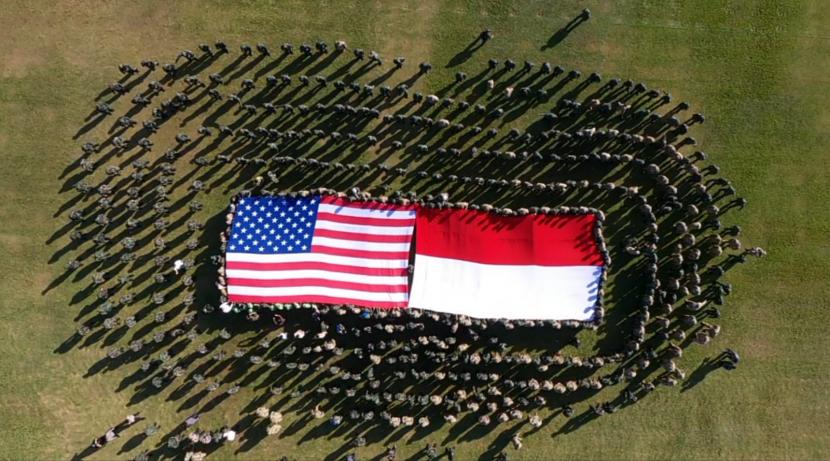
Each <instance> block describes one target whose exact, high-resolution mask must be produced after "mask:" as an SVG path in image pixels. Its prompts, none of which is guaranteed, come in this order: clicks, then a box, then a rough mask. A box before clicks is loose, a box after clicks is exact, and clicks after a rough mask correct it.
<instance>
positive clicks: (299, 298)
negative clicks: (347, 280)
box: [228, 295, 407, 309]
mask: <svg viewBox="0 0 830 461" xmlns="http://www.w3.org/2000/svg"><path fill="white" fill-rule="evenodd" d="M228 301H230V302H232V303H320V304H353V305H356V306H362V307H375V308H381V309H392V308H405V307H406V305H407V301H397V302H388V301H367V300H364V299H351V298H338V297H335V296H321V295H292V296H252V295H229V296H228Z"/></svg>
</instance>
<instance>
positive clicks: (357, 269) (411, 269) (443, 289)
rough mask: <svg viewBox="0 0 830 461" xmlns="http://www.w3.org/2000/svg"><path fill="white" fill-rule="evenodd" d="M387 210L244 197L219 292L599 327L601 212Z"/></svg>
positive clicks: (239, 298) (238, 297)
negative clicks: (590, 323) (556, 321)
mask: <svg viewBox="0 0 830 461" xmlns="http://www.w3.org/2000/svg"><path fill="white" fill-rule="evenodd" d="M455 205H456V206H452V207H429V206H424V205H421V204H417V203H409V202H408V201H407V200H401V201H396V202H394V203H389V202H386V203H383V202H380V201H377V200H353V199H350V198H347V197H346V195H345V194H339V195H338V194H329V193H322V194H321V193H310V192H307V191H306V192H303V193H297V194H287V195H279V196H272V195H260V196H250V195H249V196H244V197H237V198H236V200H235V201H234V203H232V204H231V209H230V213H229V214H228V224H229V232H228V233H227V236H225V237H224V238H223V240H224V241H223V244H224V245H225V246H226V253H225V256H226V262H225V267H224V272H223V273H221V274H220V283H219V287H220V289H221V290H223V295H225V296H226V298H227V301H226V303H227V304H226V306H229V305H231V304H249V305H250V304H257V305H263V304H266V305H267V304H290V303H301V304H334V305H350V306H358V307H368V308H421V309H426V310H430V311H435V312H440V313H446V314H458V315H466V316H470V317H475V318H493V319H537V320H574V321H579V322H598V321H599V320H600V319H601V316H602V310H601V307H600V306H601V298H602V284H603V282H604V281H605V278H606V270H607V265H608V262H609V261H610V258H609V255H608V251H607V249H606V248H605V243H604V240H603V238H602V234H601V224H602V221H603V220H604V216H603V214H602V212H600V211H598V210H594V209H591V208H587V207H578V208H567V207H566V208H564V209H548V208H544V209H541V210H540V209H534V210H528V209H519V210H517V211H516V212H511V213H509V214H511V215H508V213H505V212H504V210H501V209H500V210H498V212H495V211H493V210H490V209H488V207H486V206H485V207H483V209H482V207H479V206H476V205H467V204H465V203H462V204H455Z"/></svg>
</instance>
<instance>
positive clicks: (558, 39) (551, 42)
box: [541, 12, 588, 51]
mask: <svg viewBox="0 0 830 461" xmlns="http://www.w3.org/2000/svg"><path fill="white" fill-rule="evenodd" d="M587 20H588V15H587V14H585V13H584V12H583V13H580V14H579V16H577V17H575V18H573V19H571V20H570V21H569V22H568V23H567V24H565V26H564V27H562V28H561V29H559V30H557V31H556V32H555V33H554V34H553V35H551V36H550V38H548V41H547V43H545V44H544V46H542V48H541V50H542V51H545V50H547V49H550V48H553V47H555V46H556V45H559V44H560V43H562V41H563V40H565V38H566V37H567V36H568V35H569V34H570V33H571V32H572V31H573V30H574V29H576V28H577V27H579V25H580V24H582V23H583V22H585V21H587Z"/></svg>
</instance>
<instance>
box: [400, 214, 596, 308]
mask: <svg viewBox="0 0 830 461" xmlns="http://www.w3.org/2000/svg"><path fill="white" fill-rule="evenodd" d="M596 225H597V222H596V216H595V215H593V214H586V215H556V216H551V215H527V216H513V217H511V216H497V215H494V214H491V213H487V212H483V211H473V210H458V209H433V208H419V209H418V211H417V216H416V222H415V273H414V277H413V281H412V288H411V290H410V295H409V307H417V308H422V309H428V310H432V311H438V312H446V313H452V314H462V315H468V316H471V317H479V318H506V319H547V320H591V319H592V318H593V317H594V311H595V309H596V307H597V304H598V303H597V295H598V292H599V284H600V279H601V276H602V271H603V269H604V268H603V266H604V261H603V257H602V255H601V253H600V251H599V249H598V248H597V244H596V241H595V239H594V228H595V226H596Z"/></svg>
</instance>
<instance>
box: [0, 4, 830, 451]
mask: <svg viewBox="0 0 830 461" xmlns="http://www.w3.org/2000/svg"><path fill="white" fill-rule="evenodd" d="M825 6H826V3H825V2H822V1H819V0H804V1H796V0H783V1H775V0H768V1H735V2H727V1H720V0H687V1H647V0H620V1H614V2H603V1H581V2H576V1H570V0H568V1H565V0H557V1H543V0H534V1H516V2H511V1H501V0H491V1H472V0H468V1H461V0H457V1H450V0H448V1H432V0H424V1H399V0H380V1H374V2H371V1H365V2H363V1H356V0H341V1H337V2H334V1H297V0H290V1H283V2H278V1H261V2H256V1H244V2H243V1H239V2H218V1H202V2H191V1H180V2H164V1H155V0H146V1H140V2H94V1H86V0H64V1H43V0H37V1H17V0H6V1H4V2H3V3H2V13H0V43H2V44H3V46H2V47H0V199H1V200H2V201H0V203H3V206H2V207H0V222H2V223H3V225H2V228H0V258H1V259H2V260H3V261H4V262H5V264H4V266H3V267H4V270H3V271H2V275H3V276H2V277H0V300H2V301H0V305H1V306H2V309H0V320H2V321H1V322H0V337H2V338H3V341H2V343H0V353H2V356H3V357H4V360H2V361H0V421H2V422H0V459H9V460H24V459H43V460H47V459H48V460H51V459H68V458H71V457H72V455H73V454H74V453H76V452H80V451H82V450H83V449H84V448H85V447H86V446H87V445H88V443H89V441H90V440H91V439H92V437H94V436H97V435H100V433H101V432H102V431H103V430H105V429H106V428H107V427H109V426H110V425H112V424H115V423H117V422H118V421H120V420H121V419H122V418H123V417H124V416H125V415H126V414H127V413H130V412H132V411H137V410H141V411H142V414H144V415H146V416H148V417H149V419H150V420H151V421H158V422H159V423H160V424H161V426H162V430H161V431H160V433H159V434H158V435H155V436H153V437H151V438H150V439H149V440H146V441H144V442H143V444H141V445H139V446H137V447H136V446H128V447H127V448H128V449H127V450H124V446H125V443H127V442H128V441H129V439H130V438H131V437H132V436H133V435H134V434H137V433H138V432H140V429H139V430H135V429H134V430H133V431H134V432H133V433H130V434H126V435H125V436H124V439H121V440H119V441H117V442H116V443H114V444H111V445H110V446H108V447H106V448H105V449H103V450H101V451H99V452H98V453H96V454H94V455H93V456H91V457H90V459H129V458H131V457H132V456H134V455H135V454H136V453H138V452H139V451H141V449H143V448H152V447H155V446H157V445H159V444H161V443H163V440H162V439H161V437H160V435H161V434H166V433H167V431H169V430H171V429H172V428H173V427H175V426H176V425H177V424H179V423H180V422H181V421H182V420H183V419H184V418H185V417H186V416H187V414H188V413H187V410H184V409H181V402H180V401H177V400H175V399H172V398H169V397H168V396H169V394H170V392H169V390H167V389H166V390H165V391H164V392H161V393H159V394H157V395H155V396H153V397H150V398H147V399H146V400H141V401H140V402H136V401H135V395H136V393H135V392H134V391H133V389H131V388H130V387H129V386H123V385H122V384H123V383H124V380H125V378H127V377H128V376H129V375H131V374H132V373H133V372H135V371H136V369H137V368H138V362H135V363H131V364H127V365H125V366H123V367H119V368H115V369H108V368H104V369H103V370H101V371H98V372H96V373H89V370H90V368H92V367H93V366H94V365H95V364H96V363H97V362H99V360H101V359H102V358H103V357H104V356H105V353H106V346H104V344H103V343H104V342H105V341H104V342H95V343H94V344H91V345H90V346H88V347H77V346H76V347H71V348H69V350H61V349H60V346H61V344H63V343H64V342H65V341H66V340H67V338H70V337H71V336H72V335H73V333H74V331H75V329H76V326H77V321H78V315H79V311H80V310H81V309H83V308H84V305H85V304H86V303H78V302H77V300H73V298H74V297H76V295H77V293H78V292H80V291H82V290H83V289H84V287H86V286H87V285H88V283H89V277H85V278H84V279H83V280H80V281H76V280H75V279H73V278H71V277H70V278H68V279H67V280H65V281H62V283H59V284H54V283H53V282H54V281H55V280H56V279H59V277H61V275H62V274H63V273H64V266H65V264H66V261H67V260H68V259H69V257H70V256H71V252H70V253H66V254H63V253H61V248H63V247H64V246H66V245H67V244H68V242H69V238H68V236H67V234H66V233H62V234H59V237H58V238H56V239H54V241H53V238H52V236H53V235H55V234H56V231H58V229H60V228H61V227H62V226H64V224H65V223H66V222H67V220H66V214H67V211H66V210H67V209H70V208H74V207H76V204H69V206H68V207H67V206H66V202H67V200H70V199H71V198H72V197H73V196H74V195H73V193H71V192H72V191H66V187H65V184H66V182H67V181H68V179H69V178H70V177H71V176H72V175H74V174H75V173H74V172H72V173H69V174H67V173H66V172H65V169H66V168H67V166H69V165H70V164H72V163H73V162H74V161H75V159H76V158H77V157H78V156H79V154H80V144H81V143H82V142H84V141H85V140H86V139H95V138H97V139H103V138H105V137H106V135H107V133H106V131H107V128H108V126H109V125H108V123H109V122H110V121H108V123H105V124H101V125H100V126H96V127H95V128H93V130H92V131H90V132H89V133H86V134H84V135H83V136H81V137H80V138H78V139H73V137H74V136H75V135H76V132H77V131H78V129H79V128H80V127H81V126H83V125H84V119H85V118H86V117H87V116H88V115H89V113H90V111H91V110H92V109H93V108H94V99H95V98H96V96H97V95H98V94H99V93H100V92H101V91H102V90H104V89H105V88H106V85H107V84H108V83H110V82H113V81H115V80H117V79H118V78H119V76H120V75H119V74H118V70H117V67H116V66H117V64H119V63H131V64H132V65H135V66H138V64H139V62H140V61H141V60H142V59H148V58H154V59H158V60H159V61H162V62H169V61H171V60H173V58H175V55H176V54H177V53H178V52H179V51H180V50H182V49H185V48H188V49H193V50H196V45H197V44H199V43H201V42H209V43H213V42H214V41H215V40H218V39H223V40H225V41H227V42H228V43H229V44H230V45H231V46H232V47H233V48H234V51H235V53H236V47H237V46H238V44H239V43H241V42H248V43H251V44H255V43H257V42H266V43H268V44H269V45H270V46H271V48H272V50H273V49H275V48H277V46H278V44H280V43H282V42H292V43H294V44H295V46H296V44H299V43H301V42H309V43H313V42H314V41H316V40H318V39H323V40H326V41H327V42H328V43H329V44H330V46H331V44H333V42H334V41H335V40H337V39H343V40H346V41H347V42H348V43H349V45H350V46H351V47H352V48H356V47H360V48H364V49H366V50H367V51H368V50H377V51H378V52H380V54H381V55H382V56H384V57H385V59H386V61H387V62H386V63H385V66H386V68H388V67H389V66H390V63H389V62H388V61H391V58H392V57H393V56H396V55H403V56H406V58H407V64H406V69H407V71H406V73H407V75H409V73H411V72H414V70H413V69H415V68H416V65H417V63H419V62H421V61H429V62H431V63H432V64H433V65H434V66H435V70H434V71H433V72H432V73H430V74H429V75H428V76H426V77H424V78H421V79H420V80H418V82H417V83H416V87H415V88H414V90H418V91H423V92H424V93H427V92H431V91H437V90H439V89H441V88H443V87H444V86H445V85H446V83H448V82H450V81H452V79H453V75H454V74H455V72H457V71H458V70H459V69H464V70H469V72H470V73H472V72H473V71H474V70H475V69H480V68H481V67H482V66H483V65H485V63H486V61H487V59H488V58H490V57H498V58H499V59H502V60H503V59H504V58H506V57H513V59H514V60H516V61H518V62H519V63H521V62H522V61H523V60H524V59H530V60H533V61H535V62H537V63H538V62H542V61H550V62H551V63H552V64H561V65H562V66H564V67H565V68H567V69H573V68H576V69H580V70H581V71H582V72H583V74H584V75H587V74H588V73H590V72H592V71H597V72H599V73H601V74H602V76H603V77H605V78H610V77H615V76H616V77H621V78H623V79H632V80H634V81H640V82H644V83H645V84H646V85H647V86H648V87H649V88H660V89H664V90H667V91H670V92H671V93H672V96H673V98H674V99H673V100H674V101H681V100H685V101H688V102H690V104H691V105H692V109H693V110H694V111H700V112H703V113H704V114H705V115H706V123H705V124H703V125H701V126H698V127H695V128H694V129H693V131H692V134H693V135H694V136H695V138H696V139H697V140H698V142H699V143H700V145H701V149H702V150H704V151H706V152H707V153H708V154H709V156H710V158H711V159H712V160H713V161H714V162H715V163H717V164H718V165H720V166H721V172H722V174H723V175H724V176H725V177H727V178H729V179H731V180H732V182H733V184H734V185H735V187H736V189H737V190H738V193H739V194H740V195H741V196H744V197H746V198H747V199H748V200H749V206H748V207H747V208H746V209H745V210H744V211H741V212H737V213H730V214H729V215H728V216H729V218H728V220H729V222H728V223H727V224H735V223H737V224H740V225H741V226H742V228H743V229H744V235H743V237H742V240H743V242H744V244H745V245H747V246H755V245H758V246H762V247H764V248H765V249H767V250H768V252H769V256H768V257H766V258H765V259H762V260H760V261H754V262H753V263H752V264H747V265H744V266H742V267H740V268H739V269H736V270H734V271H730V273H729V274H728V276H727V279H728V282H730V283H732V284H733V285H734V287H735V292H734V294H732V295H731V296H730V297H728V298H727V304H726V305H725V306H724V308H723V309H722V310H723V313H724V316H723V318H722V319H721V324H722V326H723V330H724V331H723V333H722V334H721V335H720V336H719V337H718V338H717V340H716V341H715V342H714V343H713V344H710V345H708V346H706V347H693V348H691V349H689V351H688V352H687V353H686V354H685V355H684V356H683V358H682V360H681V366H683V367H684V368H685V369H687V370H689V371H691V370H694V369H695V368H696V367H697V365H698V364H699V363H700V362H701V361H702V360H703V358H704V357H707V356H712V355H715V354H716V353H717V352H719V351H720V350H722V349H723V348H725V347H733V348H734V349H736V350H737V351H739V352H740V353H741V356H742V357H743V361H742V362H741V364H740V366H739V368H738V369H737V370H736V371H733V372H726V371H716V372H714V373H711V374H710V375H709V376H707V377H706V379H705V380H703V381H702V382H701V383H700V384H698V385H696V386H694V387H691V388H688V389H687V390H684V389H683V388H682V387H681V386H678V387H677V388H673V389H668V388H661V389H660V390H659V391H658V392H656V393H654V394H652V395H650V396H649V397H648V398H647V399H644V400H643V401H642V402H639V403H638V404H637V405H634V406H631V407H628V408H626V409H624V410H623V411H619V412H617V413H615V414H613V415H609V416H605V417H602V418H599V419H596V420H594V421H591V422H590V423H589V424H586V425H584V426H582V427H580V428H579V429H578V430H576V431H573V432H568V433H557V432H558V430H559V429H560V428H561V426H562V424H563V419H562V418H561V417H558V418H556V419H554V420H553V421H552V422H551V423H550V424H548V425H546V426H545V427H544V428H543V429H542V430H541V431H538V432H536V433H534V434H532V435H529V436H527V437H525V448H524V449H523V450H521V451H514V450H512V449H511V450H510V452H511V453H510V455H511V458H510V459H521V460H555V459H582V458H606V459H619V458H626V459H629V458H637V459H641V458H649V459H664V458H679V459H707V460H708V459H729V460H732V459H818V458H827V457H828V455H830V435H828V434H827V430H826V428H828V427H830V404H828V401H830V400H828V399H829V398H830V392H828V391H827V387H826V382H827V380H828V378H830V373H828V372H827V368H826V363H825V362H826V359H825V357H826V356H825V354H827V353H828V352H830V347H829V345H830V343H828V341H827V340H826V335H825V323H826V312H825V309H826V308H827V307H828V305H830V288H828V287H830V285H828V284H827V283H826V278H825V277H826V275H827V274H828V273H830V263H828V261H830V240H828V238H827V235H828V234H830V224H828V223H830V208H828V207H827V206H826V203H828V199H830V187H828V185H830V168H828V167H827V164H826V162H827V160H828V148H829V147H830V109H829V108H830V91H828V88H830V77H828V75H830V58H828V56H830V34H829V33H828V32H827V30H828V29H827V24H830V10H828V9H827V8H826V7H825ZM584 7H590V8H591V10H592V12H593V17H592V18H591V19H590V21H588V22H586V23H584V24H582V25H580V26H579V27H577V28H576V29H575V30H574V31H572V32H571V33H570V34H569V35H567V36H566V37H557V36H555V32H556V31H557V30H559V28H560V27H562V26H564V25H565V24H566V23H567V22H568V21H569V20H571V19H572V18H573V17H574V16H576V15H577V14H578V13H579V11H580V10H581V9H582V8H584ZM485 27H488V28H490V29H492V30H493V31H494V33H495V39H494V40H492V41H491V42H490V43H487V44H486V45H485V46H484V47H483V48H481V49H479V50H478V51H476V52H475V53H474V54H473V55H472V56H471V57H469V59H461V60H463V61H464V62H463V63H460V64H458V65H456V66H452V67H448V65H447V64H448V63H451V62H452V63H456V62H458V61H459V60H460V58H458V57H457V55H458V53H459V52H460V51H461V50H463V49H464V48H465V47H466V46H467V45H468V44H469V43H470V42H471V41H472V40H473V39H474V38H475V37H476V36H477V35H478V33H479V32H480V31H481V30H482V29H483V28H485ZM145 84H146V83H145ZM234 84H235V85H238V82H235V83H234ZM168 93H169V92H168ZM169 96H170V95H167V96H166V97H169ZM122 104H125V103H124V102H122ZM537 112H538V111H537ZM537 115H538V113H537ZM520 122H521V120H520V121H518V122H516V123H520ZM104 125H107V126H106V127H105V126H104ZM197 126H198V124H197V123H195V122H194V123H191V124H190V125H188V126H187V127H186V131H188V132H189V133H191V134H192V133H194V132H195V130H196V127H197ZM180 129H182V128H181V127H165V128H163V129H162V131H161V132H160V133H159V136H160V137H161V136H166V137H167V138H169V139H172V137H173V136H174V134H175V133H176V132H177V131H179V130H180ZM160 152H164V149H163V148H161V147H160V148H159V149H156V151H154V153H155V156H156V157H158V155H159V153H160ZM230 190H232V189H231V188H230V187H228V188H225V187H216V188H213V189H211V190H210V191H209V192H208V194H207V195H206V196H205V197H203V198H201V199H203V201H204V202H205V204H206V208H208V209H206V210H205V211H204V212H203V214H201V215H200V216H201V217H206V216H210V215H213V214H215V213H217V212H218V210H220V209H221V207H222V206H223V204H224V203H226V201H227V195H228V193H229V191H230ZM78 206H80V205H78ZM58 210H63V211H62V212H61V213H60V215H56V212H58ZM56 254H59V255H60V257H55V255H56ZM55 285H56V286H55ZM251 336H252V335H250V334H249V335H248V336H244V337H241V338H243V339H247V338H249V337H251ZM122 342H124V341H122ZM260 392H261V390H260ZM255 395H257V394H256V391H255V390H249V389H243V391H242V392H240V395H239V396H237V397H238V398H236V399H233V400H229V401H227V402H223V403H222V405H219V406H217V407H216V409H215V410H213V411H211V412H209V413H207V414H206V415H205V416H204V417H203V422H204V425H205V426H212V425H216V426H219V425H221V424H224V423H232V422H236V421H238V420H240V419H241V418H242V417H243V416H244V415H245V414H246V413H245V411H244V410H243V407H245V406H246V403H248V402H250V400H251V399H253V398H254V396H255ZM583 407H584V405H583ZM247 412H250V410H247ZM288 418H292V416H289V417H288ZM287 423H288V424H289V425H290V424H291V423H292V420H291V419H289V420H288V422H287ZM306 433H307V431H305V430H303V428H299V429H298V430H297V431H290V433H286V434H283V435H281V436H279V437H271V438H267V439H265V440H262V441H261V442H259V443H257V444H256V445H253V446H250V445H246V444H236V445H231V446H227V447H223V448H221V449H220V450H219V451H217V452H215V453H214V454H211V456H210V457H209V459H229V458H236V459H277V458H279V457H280V456H282V455H288V456H289V457H290V458H291V459H292V460H293V459H301V460H317V459H325V458H326V457H327V456H329V455H330V454H331V453H333V452H335V451H336V450H338V448H339V447H340V446H342V445H343V443H344V439H343V438H341V437H335V436H329V435H325V436H321V437H317V438H312V439H304V435H306ZM499 436H500V434H499V433H497V431H493V432H492V433H490V434H487V435H484V436H482V437H479V438H472V437H471V438H467V439H464V440H463V441H460V442H458V441H453V442H452V444H453V445H455V446H457V447H458V454H459V456H458V459H464V460H466V459H479V455H480V454H481V453H484V452H486V451H487V450H488V449H490V448H491V447H492V446H500V445H498V444H504V440H503V437H501V438H500V437H499ZM449 439H450V437H449V429H448V428H447V427H446V426H445V427H443V428H442V429H441V430H439V431H436V432H434V433H431V434H430V435H429V436H428V437H426V438H423V439H418V440H417V441H414V440H413V441H411V442H410V443H407V441H406V440H404V441H399V442H398V447H399V452H400V455H401V458H402V459H417V458H415V454H416V452H418V451H419V450H420V449H421V448H422V447H423V445H424V443H426V442H437V443H442V442H443V441H445V440H449ZM494 444H495V445H494ZM382 449H383V447H382V446H381V444H377V445H374V446H369V447H365V448H362V449H360V450H358V452H359V454H360V456H361V458H360V459H371V458H372V457H373V456H376V455H378V454H379V453H381V451H382Z"/></svg>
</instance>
